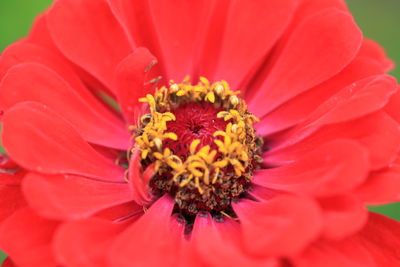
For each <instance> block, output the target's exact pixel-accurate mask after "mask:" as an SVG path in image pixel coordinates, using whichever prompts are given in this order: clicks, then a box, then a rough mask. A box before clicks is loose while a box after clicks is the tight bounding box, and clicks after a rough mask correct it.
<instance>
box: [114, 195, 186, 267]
mask: <svg viewBox="0 0 400 267" xmlns="http://www.w3.org/2000/svg"><path fill="white" fill-rule="evenodd" d="M173 206H174V203H173V201H172V199H170V198H169V196H165V197H163V198H160V199H159V200H157V202H155V203H154V204H153V205H152V206H151V207H150V209H149V210H148V211H147V213H145V214H144V215H143V216H142V217H141V218H140V219H139V220H138V221H136V222H135V223H134V224H133V225H132V226H130V227H129V228H128V229H127V230H126V231H124V233H122V234H121V235H120V236H119V237H118V239H117V240H116V241H115V243H114V244H113V245H112V247H111V250H110V254H109V255H110V258H109V260H110V262H111V266H119V267H125V266H126V267H131V266H149V267H157V266H175V264H176V263H177V253H178V252H179V243H180V242H179V241H180V239H181V238H182V237H183V236H182V237H181V236H180V235H181V233H180V232H181V230H180V229H179V228H178V227H177V226H176V225H174V224H172V223H171V213H172V208H173ZM132 238H134V239H132Z"/></svg>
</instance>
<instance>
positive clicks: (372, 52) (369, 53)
mask: <svg viewBox="0 0 400 267" xmlns="http://www.w3.org/2000/svg"><path fill="white" fill-rule="evenodd" d="M360 55H361V56H365V57H368V58H370V59H373V60H374V61H375V62H376V63H377V64H379V65H380V67H381V68H382V69H383V70H384V71H385V72H389V71H391V70H392V69H393V68H394V62H393V61H392V60H391V59H390V58H388V57H387V56H386V52H385V50H384V49H383V47H381V46H380V45H379V44H378V43H376V42H375V41H373V40H369V39H364V41H363V45H362V46H361V49H360Z"/></svg>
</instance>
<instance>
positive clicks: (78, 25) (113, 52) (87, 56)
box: [47, 0, 132, 87]
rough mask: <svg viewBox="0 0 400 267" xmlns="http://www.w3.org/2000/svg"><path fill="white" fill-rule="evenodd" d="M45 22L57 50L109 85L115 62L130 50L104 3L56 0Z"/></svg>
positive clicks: (81, 0)
mask: <svg viewBox="0 0 400 267" xmlns="http://www.w3.org/2000/svg"><path fill="white" fill-rule="evenodd" d="M93 14H96V15H95V16H93ZM47 21H48V27H49V30H50V34H51V36H52V38H53V40H54V42H55V44H56V46H57V47H58V48H59V49H60V51H61V52H62V53H63V54H64V55H65V56H66V57H67V58H68V59H70V60H71V61H72V62H74V63H75V64H77V65H78V66H80V67H82V68H84V69H85V70H86V71H87V72H89V73H90V74H91V75H93V76H94V77H96V78H97V79H98V80H99V81H101V82H103V83H104V84H105V85H106V86H109V87H110V85H111V80H112V75H113V73H114V70H115V68H116V66H117V64H118V63H119V62H120V61H121V60H122V59H123V58H125V57H126V56H127V55H129V54H130V53H131V52H132V48H131V46H130V44H129V42H128V40H127V38H126V36H125V34H124V32H123V30H122V29H121V28H120V25H119V23H118V22H117V21H116V20H115V18H114V16H113V14H112V13H111V11H110V9H109V7H108V4H107V2H106V1H97V0H60V1H56V2H55V3H54V4H53V6H52V7H51V9H50V10H49V13H48V17H47Z"/></svg>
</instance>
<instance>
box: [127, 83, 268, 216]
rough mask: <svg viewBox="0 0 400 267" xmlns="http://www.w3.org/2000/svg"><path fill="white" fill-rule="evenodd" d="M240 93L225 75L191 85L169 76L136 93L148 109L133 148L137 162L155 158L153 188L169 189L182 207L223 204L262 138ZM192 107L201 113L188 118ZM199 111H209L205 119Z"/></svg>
mask: <svg viewBox="0 0 400 267" xmlns="http://www.w3.org/2000/svg"><path fill="white" fill-rule="evenodd" d="M239 93H240V92H239V91H232V90H231V89H230V87H229V84H228V83H227V82H226V81H220V82H215V83H210V82H209V81H208V80H207V79H206V78H204V77H201V78H200V81H199V82H198V83H197V84H196V85H192V84H191V83H190V80H189V78H185V80H184V81H183V82H182V83H180V84H177V83H175V82H173V81H171V82H170V85H169V87H168V88H167V87H165V86H164V87H161V88H158V89H156V91H155V93H154V95H151V94H147V95H146V97H144V98H141V99H140V101H141V102H147V103H148V105H149V111H150V113H149V114H145V115H144V116H142V118H141V122H140V125H139V127H138V128H137V129H136V133H135V136H136V137H135V141H136V146H135V147H134V148H133V150H134V149H139V150H140V152H141V159H142V164H144V165H148V164H154V170H155V175H154V177H153V178H152V179H151V181H150V186H151V188H152V190H153V193H154V194H163V193H170V194H171V195H172V196H173V197H174V198H175V202H176V204H177V207H178V209H179V210H180V211H181V212H183V213H186V214H196V213H197V212H199V211H210V212H215V211H217V212H224V210H228V209H229V207H230V203H231V201H232V199H234V198H238V197H240V196H241V195H242V194H243V193H244V192H245V191H246V190H247V187H248V184H249V182H250V181H251V178H252V175H253V173H252V172H253V170H254V169H256V168H257V167H258V165H259V163H260V160H261V157H260V153H261V151H260V149H261V145H260V144H261V143H262V142H260V139H259V138H258V137H257V136H256V135H255V130H254V128H253V124H254V123H255V122H257V121H258V119H257V118H256V117H255V116H254V115H253V114H251V113H250V112H248V111H247V106H246V104H245V102H244V101H243V100H242V99H240V98H239V97H238V96H237V95H238V94H239ZM183 110H184V112H185V114H184V116H182V112H183ZM191 112H193V116H192V117H193V118H194V117H196V116H197V117H196V118H200V119H199V120H198V121H194V122H193V119H192V118H191V117H190V114H187V113H191ZM199 116H200V117H199ZM201 116H208V117H207V124H205V122H204V121H203V119H202V117H201ZM209 117H211V118H212V122H210V120H209V119H208V118H209ZM177 118H178V119H177ZM189 120H190V126H188V127H185V126H186V125H189V124H188V123H189ZM210 123H212V125H213V127H209V125H210ZM193 124H195V125H194V127H193ZM206 126H208V127H206ZM192 128H193V129H196V130H193V129H192ZM190 129H191V130H190ZM191 131H192V132H191ZM180 138H181V140H180ZM210 138H211V139H210ZM210 140H211V141H210ZM185 142H186V143H185Z"/></svg>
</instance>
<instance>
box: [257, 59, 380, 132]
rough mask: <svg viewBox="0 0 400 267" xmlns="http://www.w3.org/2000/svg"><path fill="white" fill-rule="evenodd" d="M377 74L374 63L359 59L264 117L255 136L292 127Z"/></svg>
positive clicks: (376, 67)
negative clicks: (331, 98) (356, 83)
mask: <svg viewBox="0 0 400 267" xmlns="http://www.w3.org/2000/svg"><path fill="white" fill-rule="evenodd" d="M377 74H384V72H383V71H382V68H381V67H380V66H379V65H378V64H377V63H376V62H375V61H374V60H371V59H370V58H367V57H365V56H360V55H359V56H357V58H355V59H354V60H353V62H352V63H351V64H349V65H348V66H347V67H346V68H345V69H344V70H343V71H341V72H340V73H339V74H338V75H335V76H334V77H333V78H331V79H329V80H327V81H326V82H324V83H322V84H320V85H318V86H316V87H314V88H313V89H311V90H308V91H307V92H305V93H303V94H301V95H299V96H297V97H295V98H293V99H291V100H289V101H288V102H286V103H283V104H282V105H281V106H280V107H278V108H277V109H275V110H273V111H272V112H271V113H269V114H267V115H266V116H265V117H264V118H262V120H261V122H259V123H257V124H256V127H257V133H258V134H261V135H267V134H271V133H274V132H278V131H281V130H283V129H285V128H289V127H291V126H294V125H295V124H297V123H299V122H301V121H303V120H305V119H306V118H307V117H308V116H309V115H310V114H311V113H312V112H313V111H314V110H315V109H317V107H318V106H319V105H321V103H323V102H325V101H326V100H328V99H329V98H330V97H332V96H333V95H335V94H337V93H338V92H339V91H340V90H342V89H343V88H345V87H346V86H348V85H350V84H352V83H354V82H357V81H359V80H361V79H363V78H366V77H369V76H372V75H377Z"/></svg>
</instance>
